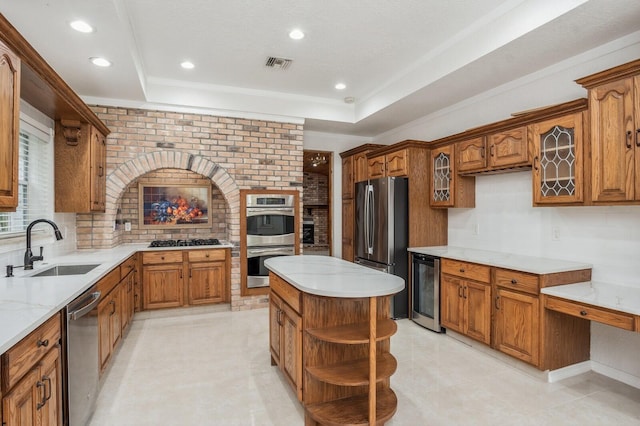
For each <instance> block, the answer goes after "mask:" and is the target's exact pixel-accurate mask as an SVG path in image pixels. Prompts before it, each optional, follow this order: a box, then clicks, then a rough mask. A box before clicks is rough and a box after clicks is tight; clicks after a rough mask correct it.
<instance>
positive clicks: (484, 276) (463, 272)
mask: <svg viewBox="0 0 640 426" xmlns="http://www.w3.org/2000/svg"><path fill="white" fill-rule="evenodd" d="M440 268H441V271H442V273H444V274H450V275H455V276H457V277H461V278H467V279H470V280H474V281H480V282H483V283H490V282H491V267H490V266H487V265H479V264H477V263H471V262H465V261H462V260H452V259H442V261H441V263H440Z"/></svg>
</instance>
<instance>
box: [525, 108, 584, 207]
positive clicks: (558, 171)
mask: <svg viewBox="0 0 640 426" xmlns="http://www.w3.org/2000/svg"><path fill="white" fill-rule="evenodd" d="M584 117H585V113H582V112H578V113H575V114H571V115H568V116H565V117H560V118H556V119H552V120H547V121H543V122H539V123H535V124H532V125H531V126H529V129H528V134H529V137H530V138H531V145H532V147H533V152H534V158H533V201H534V204H536V205H542V204H567V203H580V202H582V201H584V195H583V194H584V189H583V182H584V177H583V174H584V171H583V170H584V164H583V163H584V158H583V152H584V150H583V145H584V130H583V125H584Z"/></svg>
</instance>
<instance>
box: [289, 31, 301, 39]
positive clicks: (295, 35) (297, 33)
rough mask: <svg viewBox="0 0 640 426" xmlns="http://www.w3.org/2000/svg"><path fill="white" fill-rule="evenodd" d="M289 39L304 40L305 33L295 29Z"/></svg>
mask: <svg viewBox="0 0 640 426" xmlns="http://www.w3.org/2000/svg"><path fill="white" fill-rule="evenodd" d="M289 37H291V38H292V39H294V40H300V39H303V38H304V33H303V32H302V31H300V30H299V29H295V30H293V31H291V32H290V33H289Z"/></svg>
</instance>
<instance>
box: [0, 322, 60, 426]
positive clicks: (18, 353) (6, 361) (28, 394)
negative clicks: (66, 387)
mask: <svg viewBox="0 0 640 426" xmlns="http://www.w3.org/2000/svg"><path fill="white" fill-rule="evenodd" d="M60 320H61V316H60V315H59V314H56V315H55V316H54V317H53V318H51V319H50V320H48V321H47V322H46V323H45V324H43V325H42V326H40V327H39V328H38V329H36V330H35V331H34V332H32V333H31V334H29V336H27V337H25V338H24V339H23V340H21V341H20V342H19V343H17V344H16V345H15V346H13V347H12V348H11V349H9V350H8V351H7V352H6V353H5V354H4V355H3V356H2V368H3V375H2V424H3V426H23V425H39V426H40V425H42V426H57V425H61V424H62V411H61V407H62V366H61V365H62V364H61V358H60V336H61V333H60V330H61V324H60ZM45 336H46V337H48V338H45Z"/></svg>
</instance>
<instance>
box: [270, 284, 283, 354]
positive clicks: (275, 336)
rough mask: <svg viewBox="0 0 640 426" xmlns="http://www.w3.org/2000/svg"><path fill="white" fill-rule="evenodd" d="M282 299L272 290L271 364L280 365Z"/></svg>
mask: <svg viewBox="0 0 640 426" xmlns="http://www.w3.org/2000/svg"><path fill="white" fill-rule="evenodd" d="M281 311H282V300H281V299H280V298H279V297H278V296H277V295H276V294H275V293H274V292H273V291H272V292H271V293H270V294H269V348H270V350H271V360H272V362H271V364H272V365H276V364H278V365H280V346H281V344H280V315H281V313H280V312H281Z"/></svg>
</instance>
